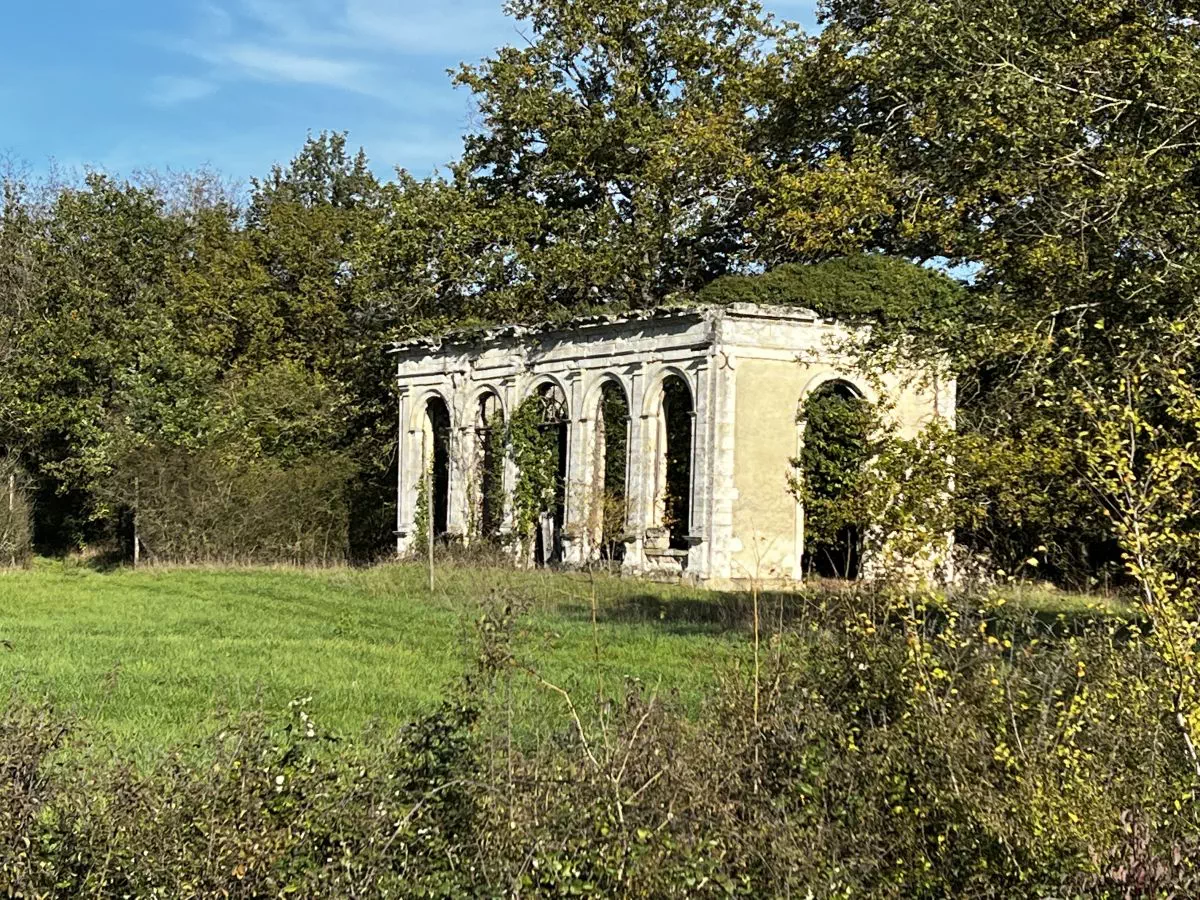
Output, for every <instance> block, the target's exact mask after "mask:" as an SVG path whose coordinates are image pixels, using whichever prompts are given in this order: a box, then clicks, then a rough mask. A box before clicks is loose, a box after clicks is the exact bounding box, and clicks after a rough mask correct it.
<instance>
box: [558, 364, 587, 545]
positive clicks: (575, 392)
mask: <svg viewBox="0 0 1200 900" xmlns="http://www.w3.org/2000/svg"><path fill="white" fill-rule="evenodd" d="M566 387H567V409H568V421H567V466H566V472H567V483H566V485H565V486H564V495H565V496H564V501H563V502H564V504H565V506H566V508H565V510H564V511H563V535H562V542H563V562H564V563H566V564H567V565H568V566H582V565H583V564H584V563H585V562H586V561H587V552H588V547H587V545H588V540H587V530H588V506H589V502H588V501H589V499H590V498H589V492H588V485H589V482H588V469H589V452H588V448H589V446H590V441H589V440H588V434H587V431H588V418H587V410H585V409H584V408H583V373H581V372H580V371H579V370H578V369H574V370H572V371H571V373H570V374H569V375H567V377H566Z"/></svg>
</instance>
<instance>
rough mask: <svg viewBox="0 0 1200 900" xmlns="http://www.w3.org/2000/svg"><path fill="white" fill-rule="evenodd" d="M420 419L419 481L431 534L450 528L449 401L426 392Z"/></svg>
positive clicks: (450, 420) (438, 537)
mask: <svg viewBox="0 0 1200 900" xmlns="http://www.w3.org/2000/svg"><path fill="white" fill-rule="evenodd" d="M418 409H419V411H420V416H421V419H420V422H421V430H420V435H421V443H420V447H421V455H420V459H421V484H420V486H419V487H418V490H419V491H421V492H422V493H423V495H424V497H425V509H426V518H425V527H426V528H428V529H429V531H430V533H431V534H432V535H433V537H434V538H436V539H440V538H444V537H445V536H446V535H447V534H448V533H449V530H450V454H451V447H450V444H451V433H452V431H453V417H452V415H451V407H450V404H449V403H447V402H446V400H445V398H444V397H443V396H442V395H441V394H440V393H439V392H437V391H431V392H429V393H427V394H426V395H425V396H424V398H423V401H422V403H421V404H420V405H419V406H418Z"/></svg>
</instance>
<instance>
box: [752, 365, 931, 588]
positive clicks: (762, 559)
mask: <svg viewBox="0 0 1200 900" xmlns="http://www.w3.org/2000/svg"><path fill="white" fill-rule="evenodd" d="M835 373H836V370H835V369H834V368H833V367H831V366H822V365H801V364H798V363H797V362H795V361H794V360H770V359H742V360H740V361H739V363H738V367H737V374H736V385H737V386H736V407H735V409H736V413H735V428H734V431H735V440H734V466H733V469H734V487H735V488H736V490H737V499H736V500H735V501H734V504H733V538H734V544H733V548H732V549H733V553H732V557H733V571H732V573H731V575H732V577H733V579H735V580H742V579H750V578H756V579H760V580H762V581H776V580H780V579H788V578H791V577H792V576H793V572H794V566H795V558H796V504H795V501H794V500H793V499H792V495H791V494H790V493H789V491H788V475H789V473H790V471H791V460H792V459H794V458H795V456H796V454H797V450H798V449H799V448H798V431H797V424H796V414H797V411H798V410H799V408H800V402H801V398H802V397H803V395H804V392H805V390H806V389H808V388H809V386H810V385H812V384H813V383H814V380H817V379H819V377H821V376H828V375H834V374H835ZM852 380H853V381H857V379H852ZM889 394H890V396H889V397H888V398H887V399H888V400H890V402H891V403H893V404H894V407H893V411H892V417H893V418H894V420H895V422H896V424H897V425H899V431H900V433H901V434H903V435H905V436H912V435H914V434H916V433H917V432H919V431H920V429H921V428H922V427H924V425H925V424H926V423H927V422H928V421H929V420H930V419H931V418H932V417H933V415H934V414H935V399H934V392H933V390H932V389H928V388H922V387H917V386H913V385H907V386H904V387H901V386H900V385H899V384H898V383H896V384H893V385H891V390H890V391H889Z"/></svg>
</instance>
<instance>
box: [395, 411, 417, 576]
mask: <svg viewBox="0 0 1200 900" xmlns="http://www.w3.org/2000/svg"><path fill="white" fill-rule="evenodd" d="M397 397H398V400H399V402H398V413H397V418H396V555H397V556H403V555H404V554H406V553H407V552H408V551H409V548H410V547H411V546H412V541H413V531H414V530H415V529H414V525H413V516H414V512H415V508H416V507H415V505H414V501H415V499H416V498H415V497H414V496H413V491H412V482H413V478H412V474H411V472H410V469H411V467H412V447H411V444H412V441H411V439H410V435H409V428H408V419H409V409H408V407H409V402H410V394H409V390H408V389H407V388H400V389H399V391H398V392H397Z"/></svg>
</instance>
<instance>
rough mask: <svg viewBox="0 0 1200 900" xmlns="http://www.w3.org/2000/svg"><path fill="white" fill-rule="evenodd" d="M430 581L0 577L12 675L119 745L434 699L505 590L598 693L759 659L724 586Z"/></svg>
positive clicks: (205, 572)
mask: <svg viewBox="0 0 1200 900" xmlns="http://www.w3.org/2000/svg"><path fill="white" fill-rule="evenodd" d="M426 577H427V576H426V574H425V572H424V571H423V570H422V569H420V568H413V567H406V566H386V567H381V568H375V569H370V570H351V569H341V570H331V571H295V570H286V569H280V570H271V569H263V570H220V569H191V570H189V569H175V570H154V569H150V570H141V571H138V572H133V571H130V570H117V571H113V572H107V573H101V572H97V571H94V570H92V569H90V568H88V567H86V566H83V565H79V564H71V563H69V562H68V563H63V562H49V561H40V562H39V563H38V564H37V565H36V566H35V567H34V568H33V569H31V570H28V571H20V572H11V573H7V574H3V575H0V642H3V643H2V644H0V678H2V679H3V683H5V684H11V685H13V686H14V689H15V690H16V691H17V692H18V693H19V694H21V695H23V696H25V697H31V696H32V697H36V698H42V697H46V698H49V699H50V700H51V701H52V702H53V703H55V705H57V706H59V707H60V708H62V709H65V710H67V711H70V712H73V713H75V714H77V715H78V716H79V717H80V719H81V720H82V721H83V722H84V723H85V727H86V728H88V729H96V730H97V734H102V735H103V736H104V738H105V740H106V741H108V742H111V744H112V745H113V746H115V747H126V748H134V749H135V750H137V751H138V752H139V753H145V752H149V753H154V752H157V751H159V750H162V749H164V748H166V747H169V746H177V745H186V744H187V743H189V742H194V741H195V740H197V739H199V738H202V737H203V736H204V735H206V734H208V733H210V732H212V731H213V730H215V729H216V728H217V727H218V726H219V723H220V722H221V721H223V720H227V719H228V718H230V717H231V716H234V715H236V714H238V713H240V712H242V711H245V710H253V709H261V710H264V711H265V712H267V713H268V714H272V713H276V712H282V711H284V710H286V708H287V704H288V702H289V701H290V700H293V699H295V698H298V697H312V698H313V700H312V705H311V708H312V710H313V712H314V715H315V716H316V718H317V719H318V721H319V722H320V723H321V724H322V726H323V727H325V728H327V729H330V730H332V731H334V732H336V733H340V734H344V735H354V734H357V733H359V732H360V731H361V730H362V729H363V728H365V727H367V726H368V725H371V724H378V725H380V726H383V727H388V726H392V725H395V724H397V723H400V722H403V721H405V720H407V719H408V718H410V717H411V716H412V715H413V714H416V713H420V712H422V711H425V710H429V709H432V708H433V707H435V706H436V705H437V704H438V702H439V701H440V700H441V698H443V697H444V696H446V694H447V690H448V688H449V687H450V686H452V685H453V683H454V682H455V680H456V679H457V678H458V677H459V676H460V675H461V674H462V673H463V672H464V671H465V670H466V668H467V667H468V666H469V665H470V654H471V653H472V648H473V646H474V643H473V635H474V630H475V629H474V623H475V622H476V621H477V619H478V616H479V614H480V610H481V608H482V604H483V603H485V602H487V598H488V597H489V596H491V595H492V593H493V592H499V594H500V595H501V596H512V597H520V598H523V600H524V602H526V603H528V604H530V612H529V614H528V616H527V617H526V619H525V620H524V621H525V627H524V631H523V633H522V637H521V641H522V644H523V646H524V647H525V648H526V649H527V651H528V652H529V654H530V655H531V656H532V657H534V658H536V660H537V665H538V667H539V670H540V671H541V672H542V673H544V675H545V676H546V677H547V678H549V679H552V680H555V681H556V682H558V683H561V684H563V685H564V686H567V687H573V686H574V687H579V686H580V685H585V684H586V685H588V686H589V687H590V690H591V692H592V693H593V694H594V692H595V685H596V683H597V682H596V679H597V677H600V678H602V679H603V681H604V683H605V684H607V685H611V686H612V689H614V690H615V689H619V686H620V684H621V682H622V680H623V678H624V677H626V676H633V677H637V678H641V679H644V680H646V681H649V682H652V683H655V682H657V681H658V680H659V679H661V681H662V689H663V690H678V691H679V692H680V693H681V694H682V695H683V696H684V697H685V698H687V697H697V696H698V695H699V693H700V690H701V688H702V686H703V685H704V684H705V683H706V682H708V681H709V680H710V679H711V678H712V677H713V673H714V671H715V670H716V668H717V667H723V666H724V665H725V664H726V663H727V662H728V661H729V660H730V659H731V658H732V657H735V656H737V655H739V654H745V653H746V652H747V646H748V641H747V635H746V631H745V629H744V627H730V626H729V617H728V616H726V615H725V614H724V613H723V606H722V600H721V598H720V595H714V594H705V593H703V592H698V591H690V590H687V589H685V588H679V587H667V586H661V585H648V584H643V583H640V582H631V581H622V580H619V579H614V578H598V579H596V580H595V581H594V582H593V581H591V580H589V579H587V578H584V577H582V576H565V575H546V574H540V573H519V572H512V571H502V570H494V571H493V570H473V569H467V568H447V569H445V570H443V571H442V572H441V573H440V576H439V581H438V586H437V589H436V590H435V592H434V593H433V594H432V595H431V594H430V593H429V591H428V585H427V583H426ZM593 584H594V585H595V594H596V598H597V607H598V618H599V621H600V624H599V626H598V628H596V629H595V630H593V627H592V611H591V609H592V603H591V597H592V586H593ZM597 643H598V645H599V647H598V649H599V652H597ZM530 690H531V691H532V690H533V688H532V687H530ZM586 692H587V690H586V689H584V690H581V693H586Z"/></svg>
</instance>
